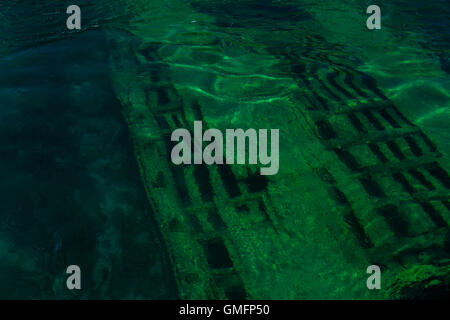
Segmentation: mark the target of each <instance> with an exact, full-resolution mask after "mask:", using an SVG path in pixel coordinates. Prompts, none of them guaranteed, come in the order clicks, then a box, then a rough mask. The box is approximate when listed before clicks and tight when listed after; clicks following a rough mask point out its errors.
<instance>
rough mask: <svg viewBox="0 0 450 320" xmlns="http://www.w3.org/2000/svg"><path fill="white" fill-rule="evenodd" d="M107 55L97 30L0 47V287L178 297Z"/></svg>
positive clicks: (30, 293) (46, 293)
mask: <svg viewBox="0 0 450 320" xmlns="http://www.w3.org/2000/svg"><path fill="white" fill-rule="evenodd" d="M107 61H108V58H107V52H106V51H105V46H104V43H103V37H102V34H101V33H100V32H99V31H89V32H85V33H83V34H79V35H77V36H75V37H73V38H72V39H70V40H64V41H59V42H54V43H49V44H47V45H44V46H40V47H36V48H29V49H26V50H23V51H19V52H16V53H14V54H11V55H9V56H6V57H3V58H1V59H0V70H1V71H0V101H1V108H0V123H1V127H0V143H1V144H0V176H1V177H2V179H1V183H0V248H1V249H0V251H1V250H3V251H4V253H2V259H1V261H0V288H1V291H0V298H25V299H27V298H33V299H44V298H61V299H65V298H75V299H79V298H81V299H84V298H129V299H132V298H147V299H160V298H165V299H170V298H174V297H176V290H175V285H174V283H173V279H172V275H171V272H170V266H169V264H168V262H167V258H166V256H165V252H164V249H163V246H162V244H161V241H160V238H159V234H158V232H157V231H156V230H157V228H156V225H155V222H154V221H153V215H152V212H151V209H150V208H149V207H148V206H147V201H146V198H145V194H144V191H143V187H142V185H141V182H140V180H139V174H138V170H137V166H136V163H135V159H134V156H133V151H132V149H131V145H130V142H129V137H128V131H127V126H126V124H125V123H124V121H123V118H122V115H121V110H120V105H119V102H118V101H117V100H116V98H115V96H114V93H113V91H112V88H111V84H110V80H109V74H108V65H107ZM71 264H76V265H79V266H80V267H81V270H82V290H80V291H76V292H75V291H69V290H67V289H66V286H65V282H66V278H67V275H66V274H65V270H66V268H67V266H69V265H71Z"/></svg>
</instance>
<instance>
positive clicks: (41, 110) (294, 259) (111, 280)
mask: <svg viewBox="0 0 450 320" xmlns="http://www.w3.org/2000/svg"><path fill="white" fill-rule="evenodd" d="M69 4H75V3H74V1H48V2H47V4H45V5H42V4H39V5H38V4H36V3H35V2H34V1H21V3H20V4H16V3H12V4H11V2H10V1H5V0H0V28H1V29H0V30H1V31H0V102H1V108H0V121H1V123H2V125H1V127H0V141H1V148H0V153H1V157H0V162H1V164H0V172H1V175H0V176H1V177H2V180H1V181H2V182H1V183H0V257H1V258H0V298H6V299H14V298H25V299H30V298H32V299H98V298H101V299H114V298H116V299H173V298H178V297H180V296H181V297H185V293H184V292H180V290H181V289H180V287H179V286H177V281H176V279H175V277H176V273H174V272H173V270H174V269H176V268H177V266H174V265H173V263H172V262H171V261H172V260H171V258H170V252H169V253H168V251H167V246H168V245H167V243H166V242H165V240H164V239H166V238H165V237H164V235H162V234H161V229H160V228H159V227H158V222H157V221H158V219H157V218H156V217H155V216H157V215H158V213H157V212H155V210H154V208H152V207H151V206H149V204H148V199H147V195H146V193H145V191H144V189H145V188H144V186H143V181H142V179H141V178H142V177H141V176H142V172H141V171H139V169H138V165H137V163H136V159H135V154H134V150H133V143H132V139H131V138H130V136H132V135H133V129H129V128H128V126H127V123H126V121H125V119H124V117H123V105H125V104H126V103H125V101H128V100H130V101H131V103H136V104H137V103H139V99H138V98H134V97H133V96H132V94H130V92H131V93H133V92H135V91H134V89H137V88H141V87H149V86H150V87H151V86H152V83H156V82H164V83H165V86H166V87H168V88H170V90H172V91H175V92H177V95H176V96H177V97H178V98H177V99H180V102H179V103H180V104H184V103H186V101H197V102H198V103H199V104H200V105H201V106H202V112H203V117H204V119H205V121H207V122H208V123H209V124H210V125H211V126H214V127H216V128H220V129H225V128H249V127H252V128H279V129H280V173H279V175H280V177H281V178H279V179H278V180H276V179H275V178H274V180H273V182H272V183H271V184H270V186H269V191H268V192H270V193H271V194H272V195H278V201H279V203H281V204H280V206H279V207H280V208H282V211H280V212H279V213H280V216H283V218H285V219H288V218H289V220H286V221H289V225H290V226H288V227H286V230H282V231H280V233H279V234H281V235H279V234H278V235H277V237H278V236H279V238H276V239H279V240H272V239H275V238H274V237H273V236H272V233H270V232H269V231H268V232H267V234H260V235H255V236H254V237H253V238H252V237H249V239H248V243H246V240H245V239H246V236H242V237H240V238H238V237H237V238H236V239H235V240H236V242H237V243H238V244H239V247H241V248H242V255H243V256H244V255H246V254H249V252H250V251H251V250H252V249H253V250H254V252H255V254H254V255H255V257H254V259H255V260H254V261H251V263H255V265H261V270H257V272H254V273H252V270H251V265H249V266H246V265H245V263H244V266H243V267H242V268H241V269H240V271H242V274H244V275H248V276H247V278H245V277H244V282H245V283H246V285H247V286H248V287H252V286H253V287H255V288H257V287H258V283H263V284H267V285H263V288H258V289H254V291H253V292H255V293H253V295H252V296H251V297H252V298H256V299H258V298H264V299H292V298H296V299H378V298H386V296H385V295H384V294H378V293H374V292H369V291H368V290H367V289H366V288H365V287H364V285H365V279H366V277H367V275H366V273H365V268H366V267H367V265H369V264H370V263H376V262H377V261H374V260H376V258H377V257H379V256H383V255H389V254H390V252H393V251H395V250H396V249H397V247H395V246H394V244H392V247H391V246H390V245H391V244H390V245H386V246H381V247H380V248H381V249H379V250H378V251H376V252H375V253H373V255H371V256H370V255H369V256H366V255H364V256H362V255H361V256H360V255H359V252H360V251H358V250H360V248H356V246H355V247H352V246H351V245H348V243H350V242H348V243H347V242H345V241H347V240H345V241H344V240H343V239H344V236H342V237H343V238H339V236H338V234H339V231H338V230H339V229H338V228H339V226H340V223H341V221H340V220H339V219H340V218H339V214H340V213H339V210H338V209H336V212H324V211H323V210H328V208H329V206H328V204H327V203H326V200H324V201H323V202H324V203H321V202H322V200H321V197H322V196H324V194H322V193H323V190H322V187H321V186H319V185H317V186H316V185H315V182H314V181H315V180H314V179H315V178H314V176H313V173H312V171H313V170H311V169H310V168H308V167H307V166H306V165H305V166H303V163H305V164H309V165H311V164H314V163H315V162H316V161H317V163H321V165H322V166H324V167H327V165H328V164H329V165H330V167H332V164H331V163H329V161H332V160H327V158H326V156H325V155H323V156H321V155H320V154H317V152H318V150H319V148H318V146H317V142H315V140H317V139H316V138H315V137H313V136H312V135H309V134H306V133H304V132H308V131H307V129H305V128H304V127H301V125H300V123H303V122H302V121H303V120H301V119H303V117H308V115H307V109H308V106H307V103H305V102H304V101H305V100H302V99H303V98H302V97H306V96H308V95H309V93H310V92H312V91H314V90H316V89H314V88H309V87H307V86H305V85H302V84H301V83H302V82H301V81H300V80H299V79H300V78H303V77H305V78H306V79H308V77H314V76H315V72H317V73H318V74H319V73H321V72H322V73H323V75H324V77H326V74H328V72H329V71H333V70H337V72H338V73H339V72H341V74H345V71H346V70H351V72H353V73H354V74H355V75H359V74H362V75H365V76H363V77H362V78H361V79H363V80H361V81H363V82H364V81H366V82H367V83H369V82H370V83H375V85H373V86H374V87H376V88H377V90H378V92H380V94H382V95H384V97H386V98H388V99H390V100H391V101H392V102H393V103H394V104H395V105H396V107H397V108H398V110H400V112H401V113H402V114H403V115H404V116H405V117H406V118H407V119H408V120H409V121H410V122H412V123H414V124H416V125H418V126H419V127H420V128H421V130H422V131H423V132H424V133H425V134H426V135H427V136H428V137H429V138H430V139H431V140H432V141H433V143H434V144H435V145H436V147H437V149H439V151H440V152H441V153H442V157H443V159H444V160H442V161H441V164H443V165H444V169H446V170H448V169H449V168H448V161H446V159H448V154H449V152H450V145H449V138H450V131H449V130H448V126H449V123H450V111H449V110H450V108H449V106H450V99H449V92H450V91H449V87H450V77H449V76H448V72H449V65H448V63H449V62H448V59H449V49H450V48H449V46H450V39H449V22H448V16H449V8H448V5H447V3H446V1H441V0H432V1H427V2H426V3H424V2H421V1H404V0H396V1H390V2H389V4H379V5H380V7H381V10H382V29H381V30H376V31H369V30H367V28H366V26H365V21H366V19H367V15H366V14H365V9H366V8H367V6H369V5H371V4H372V3H371V2H369V1H354V0H346V1H300V0H294V1H270V0H264V1H249V0H245V1H204V0H197V1H195V0H192V1H177V0H169V1H160V0H155V1H142V0H138V1H127V0H115V1H96V2H92V1H81V0H80V1H78V3H77V4H78V5H80V7H81V10H82V30H81V31H68V30H67V29H66V26H65V20H66V17H67V15H66V13H65V10H66V8H67V6H68V5H69ZM305 65H307V66H308V67H307V69H304V68H305V67H304V66H305ZM308 68H309V69H308ZM355 77H356V78H358V76H355ZM367 79H370V80H367ZM302 81H303V80H302ZM367 83H366V84H367ZM318 90H319V89H318ZM320 90H322V93H323V97H325V99H330V100H332V99H333V97H332V95H338V96H339V101H340V102H339V103H342V104H346V103H350V102H351V101H353V100H354V97H352V98H350V97H349V96H347V94H346V93H345V92H344V91H341V92H337V93H336V91H333V93H332V94H331V93H330V92H328V91H326V90H325V89H320ZM320 90H319V91H320ZM331 90H335V89H331ZM351 90H353V91H352V92H353V93H355V92H357V91H358V88H356V89H354V88H353V89H351ZM322 93H320V94H322ZM347 93H348V92H347ZM320 94H319V95H320ZM356 96H357V95H356ZM298 97H301V98H298ZM133 99H135V100H133ZM167 99H168V100H170V103H172V102H173V101H172V100H171V99H173V98H172V96H168V97H165V96H164V94H160V93H158V95H155V96H152V95H151V94H148V96H147V103H149V104H150V106H149V107H150V108H156V109H157V108H159V107H161V106H164V104H167V102H166V101H165V100H167ZM363 100H364V99H363ZM349 101H350V102H349ZM130 130H131V132H132V133H131V134H130ZM313 166H314V165H311V167H313ZM155 167H156V165H155ZM236 170H237V171H239V170H240V169H236ZM242 170H244V169H242ZM343 175H344V174H343ZM342 179H344V178H342ZM345 179H347V180H345V181H346V184H348V185H349V186H350V187H349V189H351V185H352V184H353V183H354V184H356V183H357V182H356V178H352V177H348V178H345ZM270 181H272V180H270ZM342 181H344V180H342ZM258 183H261V184H265V183H267V182H265V180H264V181H260V180H258V181H256V182H255V184H256V185H258ZM444 184H445V183H444ZM188 187H189V185H188ZM255 188H256V189H262V188H263V187H261V186H256V187H255ZM446 190H447V191H448V189H446ZM177 196H180V195H177ZM394 196H395V195H393V197H394ZM299 197H303V198H302V201H300V200H298V198H299ZM327 197H328V196H327ZM446 201H447V202H448V198H447V200H446ZM294 212H295V214H294ZM299 212H300V213H299ZM446 214H447V216H445V217H444V219H448V211H447V213H446ZM411 215H412V216H413V218H414V217H416V216H415V213H414V212H412V213H411ZM287 217H288V218H287ZM417 219H418V220H420V219H421V216H420V214H419V213H417ZM388 220H389V219H388ZM448 221H449V220H446V222H447V225H446V226H445V227H444V228H441V229H442V230H441V229H440V230H441V231H442V234H444V236H445V237H447V238H449V237H448V234H449V233H448ZM245 223H247V221H246V222H245ZM427 223H428V222H425V221H424V222H423V225H427ZM285 224H287V223H285ZM419 224H420V222H419ZM242 225H244V218H243V222H242ZM235 227H236V230H238V232H236V233H235V234H236V235H237V236H239V235H240V234H241V233H240V232H241V231H239V221H238V222H236V224H235ZM334 227H336V229H333V228H334ZM446 230H447V231H446ZM229 231H230V233H232V234H234V233H233V232H234V231H235V230H229ZM441 231H439V232H441ZM379 233H380V234H383V231H380V232H379ZM434 235H436V237H437V238H439V237H440V236H441V233H438V232H436V233H434V231H433V232H431V236H430V238H432V236H434ZM386 237H388V236H386ZM250 238H251V239H250ZM447 238H446V239H447ZM291 239H296V240H298V242H295V243H294V242H292V241H291ZM410 239H412V237H411V238H408V237H407V239H406V240H405V239H402V240H401V245H402V246H403V245H405V246H406V245H407V244H408V241H409V240H410ZM421 239H422V238H421ZM424 239H425V240H423V241H424V242H425V243H426V241H428V238H424ZM433 239H434V238H433ZM341 240H342V242H340V241H341ZM252 241H254V242H252ZM271 241H274V242H271ZM403 241H404V242H403ZM420 241H422V240H420ZM420 241H419V240H418V242H420ZM445 241H447V242H446V243H447V246H446V247H443V246H442V244H439V245H437V248H436V249H434V248H433V250H435V251H434V253H429V252H428V251H426V250H425V249H424V250H423V252H422V251H420V250H421V249H420V248H422V247H421V246H420V245H417V248H419V249H417V248H416V247H413V249H411V251H413V254H412V256H413V258H405V259H403V260H401V259H399V262H396V263H395V264H396V266H397V264H399V265H402V264H403V267H405V269H409V268H411V267H414V265H415V264H416V263H417V264H419V262H420V263H423V264H426V265H438V266H441V265H442V261H445V260H447V261H448V258H449V251H448V239H447V240H445ZM411 242H413V240H411ZM250 243H252V244H253V243H260V246H258V247H253V248H247V246H250ZM430 243H431V240H430ZM439 243H440V242H439ZM423 247H426V245H424V246H423ZM430 247H432V246H431V245H430ZM277 248H282V250H281V251H283V254H284V253H286V254H288V255H290V257H291V258H290V259H291V260H289V259H288V260H286V261H285V260H283V263H280V265H278V264H277V263H278V261H281V260H282V259H284V258H283V257H282V254H281V251H280V252H279V251H277V250H278V249H277ZM284 250H286V251H285V252H284ZM353 250H354V252H353V257H352V251H353ZM383 250H385V251H383ZM414 250H416V252H414ZM169 251H170V250H169ZM361 252H362V251H361ZM435 256H438V257H439V258H440V259H437V258H435ZM415 257H418V258H417V259H415ZM427 257H429V258H427ZM431 257H432V258H431ZM408 259H410V260H408ZM435 260H440V261H439V263H437V262H436V261H435ZM441 260H442V261H441ZM249 263H250V262H249ZM70 264H77V265H79V266H80V267H81V269H82V270H83V290H81V291H68V290H67V289H66V288H65V280H66V277H67V275H66V273H65V268H66V267H67V266H68V265H70ZM389 267H390V266H388V269H389ZM246 268H248V269H246ZM393 268H394V267H393ZM291 270H295V271H291ZM418 273H420V272H418ZM196 277H200V278H201V277H203V275H202V274H198V275H196ZM361 283H362V284H363V286H362V287H361V286H360V284H361ZM250 291H251V290H250ZM411 296H412V297H415V298H420V296H415V295H413V294H411ZM188 297H189V296H188Z"/></svg>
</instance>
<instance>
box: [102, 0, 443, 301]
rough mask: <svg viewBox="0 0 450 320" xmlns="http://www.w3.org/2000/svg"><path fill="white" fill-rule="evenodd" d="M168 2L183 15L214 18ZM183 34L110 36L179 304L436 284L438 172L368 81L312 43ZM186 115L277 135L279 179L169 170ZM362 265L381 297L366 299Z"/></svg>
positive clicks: (188, 120) (421, 140) (252, 173)
mask: <svg viewBox="0 0 450 320" xmlns="http://www.w3.org/2000/svg"><path fill="white" fill-rule="evenodd" d="M179 5H180V7H178V9H180V8H183V10H185V11H184V12H182V14H181V16H183V19H184V20H186V19H190V15H192V20H193V21H194V20H201V19H202V18H203V19H204V20H205V21H213V19H211V18H210V17H202V16H201V14H199V13H198V12H195V10H193V9H192V8H190V7H189V6H188V5H187V4H183V5H182V4H181V3H180V4H179ZM180 11H182V10H180ZM180 19H181V17H180ZM157 23H158V20H157V19H156V22H155V26H156V25H157ZM147 28H149V29H151V26H147ZM190 28H192V29H187V30H178V31H173V32H167V34H164V38H163V37H162V36H160V35H155V34H151V35H148V34H147V33H146V32H149V31H146V30H144V26H141V28H139V26H138V27H136V28H135V29H134V30H133V34H134V35H135V36H136V37H135V38H134V40H135V41H129V35H127V36H126V37H121V34H120V33H118V32H114V33H113V34H112V35H110V39H111V46H110V51H111V67H112V77H113V81H114V85H115V90H116V93H117V96H118V98H119V100H120V101H121V103H122V105H123V113H124V116H125V118H126V121H127V123H128V126H129V128H130V132H131V136H132V141H133V144H134V150H135V154H136V157H137V160H138V163H139V168H140V172H141V176H142V180H143V183H144V186H145V189H146V192H147V197H148V200H149V202H150V204H151V206H152V208H153V211H154V213H155V216H156V220H157V221H158V224H159V226H158V227H159V228H160V230H161V233H162V235H163V238H164V241H165V244H166V247H167V250H168V254H169V256H170V258H171V263H172V266H173V268H174V277H175V279H176V281H177V285H178V289H179V293H180V297H181V298H185V299H211V298H215V299H244V298H246V299H272V298H275V299H294V298H297V299H302V298H350V299H351V298H369V299H376V298H386V297H397V295H400V296H401V294H402V287H401V286H402V281H405V283H408V281H409V279H408V272H411V271H410V270H411V269H417V268H423V269H424V270H427V272H428V273H427V275H428V276H427V277H428V278H427V277H425V278H424V279H420V281H419V280H417V282H418V286H422V287H425V286H427V284H428V283H429V281H431V280H429V281H428V279H433V277H438V278H439V279H441V280H442V281H444V283H446V284H447V285H448V281H449V280H448V279H449V265H448V261H449V260H448V256H449V254H448V250H449V228H448V227H449V223H450V213H449V209H450V206H449V195H450V194H449V181H450V179H449V175H448V170H447V168H446V167H445V163H444V162H443V161H442V154H441V153H440V152H439V150H437V148H436V146H435V145H434V144H433V142H432V141H430V139H429V138H428V137H427V135H425V134H424V132H423V131H422V130H421V129H420V128H419V127H417V126H416V125H415V124H413V123H412V122H411V121H409V120H408V119H407V118H406V117H405V116H404V115H403V114H402V113H401V112H400V111H399V110H398V108H396V106H395V105H394V104H393V103H392V101H390V100H389V99H388V98H387V97H386V96H385V95H384V94H383V92H382V90H380V89H379V88H378V87H377V84H376V81H375V80H374V79H373V78H371V77H370V76H369V75H367V74H364V73H362V72H361V71H359V70H357V69H355V68H354V67H352V66H351V65H349V64H348V63H347V62H346V60H345V58H344V57H343V56H344V55H343V54H341V55H339V54H338V50H337V49H336V48H335V47H333V46H332V45H331V44H328V43H327V42H326V41H325V40H324V39H323V38H321V37H320V36H318V35H314V34H310V35H307V36H305V37H302V38H300V39H297V38H296V41H298V42H299V43H298V46H297V47H293V48H284V47H280V46H277V42H276V39H265V36H264V34H263V33H262V32H261V34H257V33H256V34H250V33H246V32H245V31H244V30H240V29H239V27H236V28H235V29H233V31H232V33H233V32H234V33H235V37H234V36H233V34H232V35H231V36H230V35H222V36H223V37H220V36H219V35H220V33H219V32H217V33H214V32H213V31H217V30H219V27H218V26H214V24H213V22H211V32H204V31H201V32H200V31H197V30H196V29H195V28H196V27H195V26H192V27H190ZM161 29H162V30H165V29H164V27H162V28H161ZM161 29H160V30H158V32H162V31H161ZM169 29H170V28H168V30H169ZM150 33H151V32H150ZM277 36H280V37H284V38H286V37H288V36H289V37H295V36H293V35H292V34H287V35H286V34H283V32H280V34H278V35H277ZM244 38H245V41H243V40H242V39H244ZM274 38H276V37H274ZM327 46H329V47H328V48H327ZM236 47H238V48H239V49H238V50H239V51H240V53H239V55H235V56H231V57H228V58H227V59H223V57H222V56H221V54H223V53H225V54H230V55H231V53H228V52H232V50H231V48H233V49H236ZM324 47H325V49H327V50H323V49H324ZM324 51H326V52H327V53H328V54H324ZM256 54H257V55H258V57H259V59H261V56H264V58H265V61H266V65H264V66H259V65H258V64H257V63H256V62H253V61H252V56H253V55H256ZM333 54H334V55H333ZM230 60H231V61H230ZM212 61H213V62H214V66H212ZM260 61H261V60H260ZM324 61H326V63H323V62H324ZM236 65H237V66H238V67H239V66H241V67H242V65H245V66H246V69H247V70H248V73H245V74H244V73H242V70H245V68H241V69H239V68H238V67H236ZM239 70H240V71H241V72H240V73H239ZM212 105H215V106H219V107H218V108H217V107H216V109H212V108H211V106H212ZM194 120H201V121H203V124H204V126H205V127H214V128H219V129H225V128H234V127H235V128H238V127H242V128H250V127H251V128H268V127H270V128H279V129H280V172H279V173H278V174H277V175H275V176H273V177H263V176H259V169H258V168H255V167H254V166H228V165H218V166H205V165H193V166H175V165H173V164H172V163H171V161H170V150H171V147H172V146H173V142H171V141H170V135H171V132H172V131H173V130H174V129H176V128H179V127H184V128H188V129H189V130H191V129H192V128H191V125H192V123H193V121H194ZM371 264H377V265H380V266H381V267H382V270H383V279H385V280H384V281H385V282H384V283H385V285H386V287H389V288H390V289H391V290H388V291H383V292H375V291H372V292H370V291H368V290H367V288H366V283H365V279H366V277H367V275H366V273H365V270H366V268H367V266H369V265H371ZM413 266H414V267H413ZM405 270H406V271H405ZM343 291H345V292H343Z"/></svg>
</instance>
